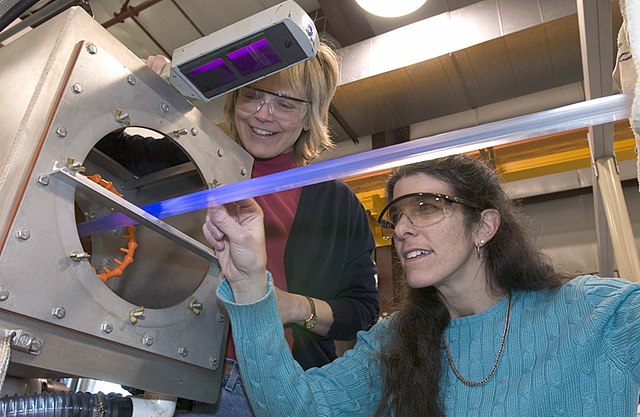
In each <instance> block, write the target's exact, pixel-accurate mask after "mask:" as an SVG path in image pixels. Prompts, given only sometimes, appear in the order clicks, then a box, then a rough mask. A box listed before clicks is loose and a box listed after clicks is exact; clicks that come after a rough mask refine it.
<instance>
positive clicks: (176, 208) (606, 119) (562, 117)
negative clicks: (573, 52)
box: [78, 94, 633, 236]
mask: <svg viewBox="0 0 640 417" xmlns="http://www.w3.org/2000/svg"><path fill="white" fill-rule="evenodd" d="M632 100H633V97H632V96H630V95H628V94H617V95H612V96H607V97H601V98H597V99H593V100H587V101H583V102H579V103H575V104H571V105H567V106H563V107H558V108H556V109H552V110H545V111H541V112H538V113H532V114H529V115H525V116H518V117H513V118H510V119H505V120H501V121H497V122H491V123H486V124H483V125H478V126H474V127H469V128H465V129H460V130H455V131H451V132H446V133H441V134H437V135H434V136H428V137H425V138H422V139H416V140H412V141H409V142H405V143H401V144H397V145H392V146H388V147H385V148H380V149H374V150H371V151H367V152H362V153H359V154H354V155H349V156H345V157H342V158H338V159H333V160H329V161H323V162H318V163H315V164H311V165H308V166H304V167H298V168H294V169H290V170H287V171H282V172H278V173H275V174H271V175H266V176H264V177H260V178H253V179H250V180H246V181H241V182H237V183H233V184H228V185H223V186H220V187H217V188H212V189H208V190H203V191H198V192H195V193H192V194H187V195H184V196H180V197H176V198H172V199H169V200H165V201H160V202H157V203H153V204H149V205H147V206H144V207H142V209H143V210H145V211H146V212H148V213H150V214H151V215H153V216H155V217H157V218H164V217H167V216H175V215H178V214H183V213H188V212H191V211H195V210H200V209H203V208H206V207H208V206H210V205H214V204H226V203H230V202H233V201H238V200H241V199H244V198H249V197H257V196H260V195H265V194H270V193H274V192H278V191H284V190H288V189H291V188H296V187H303V186H305V185H310V184H316V183H319V182H323V181H328V180H332V179H336V178H344V177H348V176H352V175H357V174H363V173H367V172H372V171H377V170H382V169H388V168H392V167H395V166H400V165H406V164H409V163H412V162H417V161H422V160H427V159H434V158H438V157H441V156H446V155H451V154H456V153H462V152H469V151H473V150H477V149H481V148H487V147H492V146H497V145H504V144H507V143H514V142H519V141H522V140H525V139H530V138H534V137H539V136H544V135H549V134H552V133H558V132H564V131H568V130H574V129H579V128H584V127H588V126H596V125H601V124H604V123H611V122H615V121H617V120H623V119H626V118H628V117H629V114H630V109H631V103H632ZM135 223H136V222H135V221H134V220H132V219H130V218H128V217H127V216H125V215H123V214H113V215H109V216H105V217H102V218H98V219H94V220H90V221H86V222H83V223H81V224H79V225H78V231H79V234H80V236H86V235H89V234H92V233H96V232H100V231H104V230H109V229H113V228H117V227H123V226H128V225H131V224H135Z"/></svg>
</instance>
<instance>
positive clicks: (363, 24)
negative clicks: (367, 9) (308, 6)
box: [318, 0, 375, 47]
mask: <svg viewBox="0 0 640 417" xmlns="http://www.w3.org/2000/svg"><path fill="white" fill-rule="evenodd" d="M318 4H319V5H320V8H321V9H322V12H323V13H324V16H325V19H326V22H327V27H326V29H327V32H329V33H330V34H331V36H333V37H334V38H335V39H336V40H337V41H338V42H339V43H340V45H341V46H342V47H345V46H348V45H352V44H354V43H357V42H360V41H363V40H365V39H368V38H371V37H373V36H374V35H375V33H374V32H373V29H371V26H370V25H369V21H367V18H366V17H365V15H364V13H363V10H362V9H361V8H360V6H358V5H357V4H356V2H355V1H353V0H351V1H345V0H318Z"/></svg>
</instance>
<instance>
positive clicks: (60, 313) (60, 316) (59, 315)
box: [51, 307, 67, 319]
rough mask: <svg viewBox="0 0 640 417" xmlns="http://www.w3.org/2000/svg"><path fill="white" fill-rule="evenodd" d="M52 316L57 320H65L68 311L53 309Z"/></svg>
mask: <svg viewBox="0 0 640 417" xmlns="http://www.w3.org/2000/svg"><path fill="white" fill-rule="evenodd" d="M51 314H52V315H53V317H55V318H57V319H63V318H64V316H66V315H67V311H66V310H65V309H64V307H56V308H54V309H53V311H52V312H51Z"/></svg>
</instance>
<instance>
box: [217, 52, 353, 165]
mask: <svg viewBox="0 0 640 417" xmlns="http://www.w3.org/2000/svg"><path fill="white" fill-rule="evenodd" d="M339 72H340V69H339V65H338V57H337V56H336V53H335V52H334V50H333V49H332V48H331V46H329V45H328V44H327V43H325V42H320V46H319V47H318V52H317V53H316V55H315V57H313V58H311V59H308V60H306V61H303V62H301V63H299V64H296V65H293V66H291V67H289V68H287V69H284V70H282V71H281V72H279V73H277V75H278V76H280V77H281V78H282V80H284V82H285V83H286V85H287V87H288V88H291V89H292V90H294V91H301V92H306V98H307V99H308V100H309V101H311V104H310V105H309V111H308V112H307V115H306V116H305V118H306V120H305V126H306V127H308V128H309V129H308V130H303V131H302V132H301V133H300V136H299V137H298V140H297V141H296V143H295V144H294V145H293V152H294V155H293V158H294V162H295V163H296V164H297V165H299V166H301V165H307V164H308V163H309V162H310V161H311V160H312V159H314V158H315V157H317V156H318V155H320V153H321V152H322V151H324V150H325V149H329V148H332V147H333V146H334V143H333V140H332V139H331V136H330V133H329V105H330V104H331V99H332V98H333V95H334V94H335V92H336V89H337V88H338V76H339ZM237 96H238V90H236V91H234V92H232V93H229V94H227V98H226V101H225V105H224V116H225V121H226V123H227V126H228V131H229V134H230V136H231V138H232V139H234V140H235V141H236V142H238V143H241V142H240V137H239V135H238V129H237V127H236V123H235V100H236V97H237Z"/></svg>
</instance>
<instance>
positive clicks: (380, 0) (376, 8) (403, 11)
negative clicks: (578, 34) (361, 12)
mask: <svg viewBox="0 0 640 417" xmlns="http://www.w3.org/2000/svg"><path fill="white" fill-rule="evenodd" d="M356 2H357V3H358V4H359V5H360V7H362V8H363V9H365V10H366V11H368V12H369V13H371V14H375V15H376V16H382V17H399V16H404V15H407V14H409V13H413V12H415V11H416V10H418V9H419V8H420V7H422V5H423V4H425V3H426V2H427V0H395V1H390V0H356Z"/></svg>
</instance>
